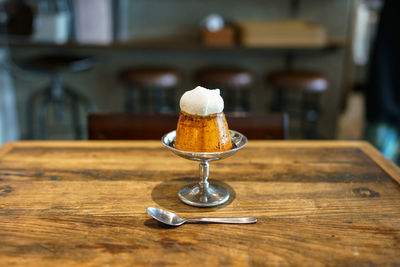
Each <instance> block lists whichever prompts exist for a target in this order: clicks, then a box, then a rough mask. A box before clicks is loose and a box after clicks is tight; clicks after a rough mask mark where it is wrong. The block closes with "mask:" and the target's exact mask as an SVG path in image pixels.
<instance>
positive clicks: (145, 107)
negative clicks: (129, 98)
mask: <svg viewBox="0 0 400 267" xmlns="http://www.w3.org/2000/svg"><path fill="white" fill-rule="evenodd" d="M148 91H149V90H146V89H145V88H140V89H139V100H140V103H139V107H140V110H139V112H147V111H149V110H150V107H149V100H148V99H149V92H148Z"/></svg>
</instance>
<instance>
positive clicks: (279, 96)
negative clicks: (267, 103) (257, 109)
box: [271, 88, 287, 112]
mask: <svg viewBox="0 0 400 267" xmlns="http://www.w3.org/2000/svg"><path fill="white" fill-rule="evenodd" d="M273 99H274V101H273V103H272V105H271V111H275V112H284V111H286V109H287V97H286V94H285V92H284V90H283V89H281V88H278V89H277V90H276V93H275V96H274V98H273Z"/></svg>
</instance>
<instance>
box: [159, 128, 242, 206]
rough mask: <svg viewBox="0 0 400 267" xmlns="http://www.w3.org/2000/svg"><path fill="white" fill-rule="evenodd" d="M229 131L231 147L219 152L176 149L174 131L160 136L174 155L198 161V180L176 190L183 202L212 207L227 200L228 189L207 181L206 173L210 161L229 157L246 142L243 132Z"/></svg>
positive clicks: (207, 172)
mask: <svg viewBox="0 0 400 267" xmlns="http://www.w3.org/2000/svg"><path fill="white" fill-rule="evenodd" d="M229 133H230V136H231V141H232V149H229V150H226V151H220V152H191V151H184V150H180V149H176V148H175V146H174V142H175V137H176V131H171V132H169V133H167V134H165V135H164V136H163V137H162V138H161V142H162V143H163V145H164V146H165V147H167V148H168V149H169V150H171V151H172V152H173V153H175V154H176V155H178V156H180V157H182V158H185V159H188V160H193V161H199V162H200V182H199V183H194V184H189V185H186V186H184V187H182V188H181V189H180V190H179V192H178V196H179V198H180V200H182V201H183V202H184V203H186V204H188V205H192V206H196V207H213V206H217V205H221V204H223V203H225V202H226V201H228V199H229V192H228V190H226V189H225V188H224V187H223V186H221V185H219V184H210V183H209V182H208V175H209V170H210V164H209V162H210V161H216V160H221V159H224V158H227V157H230V156H232V155H233V154H235V153H236V152H237V151H239V150H240V149H242V148H243V147H244V146H245V145H246V144H247V137H246V136H244V135H243V134H241V133H239V132H237V131H234V130H229Z"/></svg>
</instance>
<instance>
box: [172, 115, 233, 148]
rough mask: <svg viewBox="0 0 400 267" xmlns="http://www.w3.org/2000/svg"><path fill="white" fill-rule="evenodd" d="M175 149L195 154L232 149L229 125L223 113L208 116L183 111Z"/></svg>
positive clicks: (177, 130) (178, 126) (179, 121)
mask: <svg viewBox="0 0 400 267" xmlns="http://www.w3.org/2000/svg"><path fill="white" fill-rule="evenodd" d="M175 147H176V148H177V149H180V150H185V151H193V152H219V151H226V150H229V149H231V148H232V142H231V137H230V134H229V129H228V123H227V122H226V118H225V114H224V113H223V112H220V113H216V114H210V115H207V116H200V115H192V114H188V113H186V112H183V111H181V112H180V114H179V120H178V125H177V129H176V138H175Z"/></svg>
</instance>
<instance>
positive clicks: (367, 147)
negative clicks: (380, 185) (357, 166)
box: [361, 142, 400, 184]
mask: <svg viewBox="0 0 400 267" xmlns="http://www.w3.org/2000/svg"><path fill="white" fill-rule="evenodd" d="M361 150H362V151H363V152H364V153H365V154H366V155H367V156H368V157H370V158H371V159H372V160H373V161H374V162H375V163H376V164H377V165H378V166H379V167H381V168H382V169H383V170H384V171H385V172H386V173H387V174H389V175H390V177H392V178H393V179H394V180H395V181H396V182H397V183H399V184H400V168H399V167H398V166H397V165H396V164H395V163H394V162H393V161H391V160H389V159H387V158H386V157H385V156H384V155H383V154H382V153H381V152H380V151H379V150H378V149H376V148H375V147H374V146H373V145H371V144H370V143H368V142H364V143H363V144H362V146H361Z"/></svg>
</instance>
